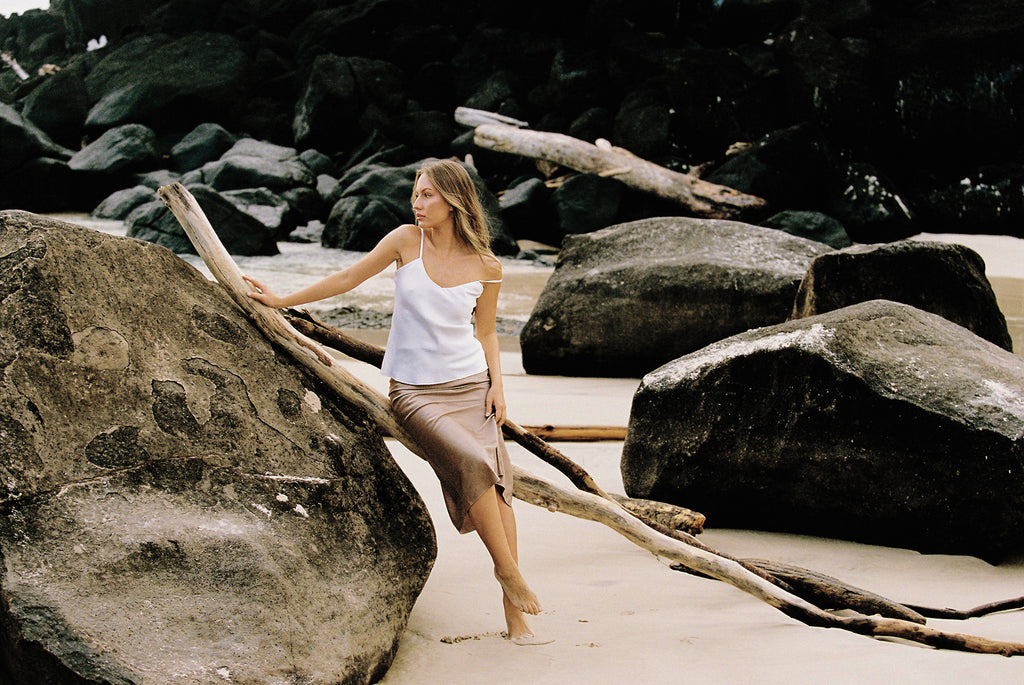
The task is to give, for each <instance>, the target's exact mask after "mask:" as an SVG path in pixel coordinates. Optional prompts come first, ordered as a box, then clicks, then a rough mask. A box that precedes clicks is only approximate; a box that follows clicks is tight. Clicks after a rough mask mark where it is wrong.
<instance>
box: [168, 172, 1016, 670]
mask: <svg viewBox="0 0 1024 685" xmlns="http://www.w3.org/2000/svg"><path fill="white" fill-rule="evenodd" d="M158 194H159V196H160V197H161V198H162V199H163V201H164V202H165V203H166V204H167V206H168V207H169V208H170V210H171V211H172V212H173V214H174V216H175V217H176V218H177V219H178V221H179V223H181V225H182V228H183V229H184V230H185V232H186V233H187V234H188V236H189V238H190V239H191V241H192V243H193V245H194V246H195V247H196V250H197V252H198V253H199V255H200V256H201V257H202V259H203V261H204V262H205V263H206V265H207V267H208V268H209V269H210V272H211V273H212V274H213V276H214V278H216V279H217V280H218V281H219V282H220V283H221V285H222V286H223V287H224V288H225V290H226V291H227V293H228V295H229V296H230V297H231V299H232V300H233V301H234V302H236V303H237V304H238V305H239V307H241V308H242V310H243V311H244V312H246V313H247V314H248V315H249V316H250V318H251V319H252V321H253V322H254V323H255V325H256V326H257V327H258V328H259V329H260V330H261V331H262V332H263V333H264V334H265V335H267V337H268V338H269V339H270V340H271V342H273V343H274V344H276V345H278V346H279V347H280V348H282V349H283V350H284V351H286V352H288V353H289V354H290V355H291V356H292V357H293V358H294V359H295V360H296V361H297V362H299V363H300V364H301V365H302V366H304V367H305V368H306V369H307V370H308V371H309V372H311V373H312V374H313V375H314V376H315V377H317V378H318V379H320V380H322V381H323V382H324V383H325V384H326V385H327V387H329V388H331V389H332V390H333V391H335V392H337V393H338V396H339V398H341V399H342V400H344V401H346V402H349V403H351V404H353V405H355V406H358V407H360V408H362V409H363V410H364V411H365V412H366V414H367V416H368V417H369V418H370V419H371V420H373V421H374V422H376V423H377V425H378V426H380V428H381V429H382V430H383V431H386V432H387V433H389V434H390V435H393V436H395V437H396V438H397V439H398V440H399V441H400V442H402V444H403V445H405V446H406V447H407V448H408V449H409V450H411V451H412V452H413V453H414V454H417V455H420V456H422V454H423V452H422V449H421V448H420V447H419V445H418V444H417V443H416V442H415V440H413V439H412V438H411V437H410V436H409V435H408V433H406V432H405V430H404V429H403V428H402V427H401V425H400V423H399V422H398V420H397V418H396V417H395V415H394V414H393V412H392V411H391V408H390V404H389V403H388V401H387V399H386V398H384V397H383V396H381V395H380V394H379V393H377V392H376V391H374V390H373V389H372V388H369V387H368V386H366V385H365V384H363V383H362V382H360V381H359V380H358V379H356V378H355V377H354V376H352V375H351V374H350V373H348V372H347V371H345V370H344V369H343V368H341V366H340V365H339V364H335V363H334V361H333V359H332V357H331V355H330V354H328V352H327V351H326V350H324V349H323V348H322V347H320V345H319V344H317V343H316V342H314V341H312V340H310V339H309V338H307V337H306V336H304V335H302V334H301V333H299V332H298V331H296V330H295V328H294V327H293V326H291V325H290V324H289V323H288V322H287V321H286V320H285V318H284V317H283V315H282V314H281V313H280V312H278V311H277V310H273V309H270V308H268V307H265V306H263V305H262V304H260V303H258V302H256V301H255V300H253V299H252V298H250V297H249V296H248V290H249V288H248V284H246V283H245V281H244V280H243V279H242V274H241V272H240V271H239V270H238V267H237V265H236V264H235V263H234V261H233V260H232V259H231V256H230V255H229V254H228V253H227V250H225V249H224V246H223V245H222V244H221V242H220V240H219V239H218V238H217V235H216V233H215V232H214V230H213V227H212V226H211V225H210V222H209V220H208V219H207V218H206V215H205V214H204V213H203V211H202V209H201V208H200V207H199V205H198V203H197V202H196V200H195V198H194V197H192V195H191V193H189V192H188V191H187V190H186V189H185V188H184V186H182V185H181V184H179V183H175V184H172V185H170V186H163V187H161V188H160V189H159V191H158ZM514 481H515V490H514V494H515V496H516V497H517V498H519V499H521V500H523V501H525V502H528V503H531V504H535V505H537V506H543V507H545V508H547V509H549V510H551V511H561V512H563V513H568V514H571V515H573V516H577V517H579V518H584V519H588V520H594V521H599V522H601V523H604V524H605V525H607V526H609V527H611V528H612V529H613V530H615V531H616V532H618V533H620V534H621V535H623V536H625V537H626V538H628V539H629V540H631V541H633V542H634V543H636V544H637V545H639V546H640V547H642V548H644V549H647V550H649V551H651V552H653V553H654V554H656V555H658V556H661V557H664V558H666V559H669V560H671V561H674V562H676V563H677V564H681V565H682V566H683V567H685V568H686V569H688V570H690V571H692V572H694V573H698V574H701V575H704V576H707V577H710V578H715V579H717V580H721V581H724V582H727V583H729V584H730V585H732V586H733V587H735V588H737V589H739V590H742V591H744V592H747V593H748V594H750V595H752V596H754V597H757V598H758V599H760V600H762V601H764V602H765V603H767V604H769V605H770V606H773V607H775V608H777V609H778V610H779V611H781V612H782V613H784V614H786V615H787V616H790V617H792V618H795V619H797V620H799V621H801V622H803V623H805V624H807V625H811V626H820V627H829V628H841V629H844V630H849V631H852V632H856V633H860V634H864V635H871V636H886V637H899V638H902V639H906V640H911V641H914V642H920V643H924V644H928V645H931V646H934V647H940V648H946V649H957V650H962V651H971V652H984V653H995V654H1003V655H1007V656H1010V655H1024V644H1021V643H1012V642H1003V641H996V640H989V639H987V638H982V637H976V636H971V635H963V634H959V633H949V632H944V631H938V630H933V629H931V628H927V627H925V626H922V625H919V624H917V623H913V622H910V621H905V620H900V619H886V618H877V617H871V616H856V617H839V616H836V615H833V614H830V613H828V612H826V611H823V610H822V609H820V608H818V607H816V606H814V605H813V604H811V603H810V602H807V601H805V600H803V599H801V598H800V597H798V596H796V595H794V594H792V593H790V592H787V591H786V590H783V589H781V588H779V587H777V586H776V585H774V584H772V583H771V582H769V581H768V580H766V579H765V578H764V577H762V576H761V575H758V574H756V573H753V572H751V571H750V570H748V569H747V568H745V567H744V565H742V564H740V563H738V562H736V561H734V560H731V559H728V558H725V557H723V556H721V555H718V554H715V553H713V552H709V551H706V550H704V549H701V548H699V547H695V546H692V545H689V544H686V543H684V542H681V541H679V540H677V539H675V538H674V537H669V536H668V535H663V534H661V533H659V532H658V531H657V530H652V529H651V527H650V526H648V525H647V524H645V523H644V522H642V521H640V520H639V519H638V518H636V517H635V516H633V515H631V514H630V513H628V512H627V511H626V510H625V509H623V508H622V506H620V505H619V504H618V503H616V502H614V501H613V500H611V499H610V498H608V497H606V496H605V497H602V496H600V495H596V494H591V493H589V492H582V491H575V492H574V491H569V490H566V489H565V488H562V487H560V486H557V485H555V484H553V483H550V482H547V481H545V480H543V479H540V478H538V477H536V476H534V475H533V474H530V473H529V472H527V471H525V470H524V469H522V468H520V467H516V468H515V470H514Z"/></svg>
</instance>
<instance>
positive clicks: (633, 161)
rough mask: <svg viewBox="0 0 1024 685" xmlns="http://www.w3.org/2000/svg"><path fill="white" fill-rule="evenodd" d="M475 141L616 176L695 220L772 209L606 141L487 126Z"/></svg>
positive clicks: (758, 200) (757, 199)
mask: <svg viewBox="0 0 1024 685" xmlns="http://www.w3.org/2000/svg"><path fill="white" fill-rule="evenodd" d="M473 142H474V143H476V145H478V146H479V147H482V148H486V149H488V150H494V151H497V152H507V153H510V154H516V155H521V156H523V157H531V158H534V159H542V160H545V161H547V162H553V163H555V164H559V165H561V166H564V167H568V168H570V169H575V170H576V171H582V172H588V173H593V174H601V175H608V176H612V177H613V178H615V179H616V180H619V181H621V182H622V183H625V184H626V185H628V186H630V187H632V188H636V189H637V190H642V191H644V192H648V193H652V194H654V195H657V196H658V197H661V198H664V199H666V200H671V201H673V202H676V203H678V204H680V205H682V206H684V207H686V208H687V209H689V210H690V211H692V212H693V213H694V214H695V215H697V216H700V217H705V218H709V219H736V218H739V217H741V216H745V215H750V214H755V213H758V212H762V211H764V209H765V208H766V207H767V206H768V203H767V202H765V201H764V199H762V198H760V197H756V196H754V195H747V194H745V193H741V192H739V191H738V190H734V189H732V188H727V187H726V186H721V185H717V184H715V183H709V182H707V181H704V180H702V179H700V178H699V177H698V176H696V175H694V174H683V173H680V172H678V171H673V170H671V169H668V168H666V167H663V166H659V165H657V164H654V163H653V162H649V161H647V160H645V159H642V158H640V157H637V156H636V155H634V154H633V153H632V152H629V151H628V150H625V149H623V148H620V147H614V146H612V145H611V144H609V143H608V142H607V141H599V142H600V143H601V144H600V145H592V144H590V143H588V142H586V141H583V140H580V139H578V138H573V137H571V136H567V135H564V134H561V133H549V132H546V131H531V130H527V129H522V128H518V127H516V126H508V125H505V124H490V123H488V124H481V125H479V126H477V127H476V131H475V134H474V137H473Z"/></svg>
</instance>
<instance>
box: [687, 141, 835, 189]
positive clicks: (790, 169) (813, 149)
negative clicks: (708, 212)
mask: <svg viewBox="0 0 1024 685" xmlns="http://www.w3.org/2000/svg"><path fill="white" fill-rule="evenodd" d="M833 167H834V165H833V163H832V161H831V156H830V155H829V153H828V151H827V149H826V143H825V140H824V139H823V138H822V137H821V136H820V135H819V134H818V133H817V132H816V131H815V130H814V129H813V128H812V127H811V126H807V125H798V126H792V127H790V128H787V129H782V130H779V131H774V132H773V133H771V134H769V135H767V136H765V137H764V138H761V139H759V140H757V141H756V142H754V143H753V144H752V145H751V146H750V147H748V148H746V149H745V150H743V151H741V152H739V153H738V154H736V155H735V156H733V157H731V158H730V159H728V160H727V161H726V162H724V163H723V164H721V165H720V166H718V167H717V168H715V169H713V170H712V171H711V172H710V173H708V174H706V175H705V180H707V181H709V182H711V183H718V184H720V185H724V186H727V187H729V188H734V189H736V190H738V191H740V192H742V193H748V194H750V195H756V196H758V197H763V198H764V199H765V200H767V201H768V204H769V206H771V207H775V208H779V209H781V208H786V207H805V208H811V209H820V208H821V207H822V205H823V200H822V196H823V195H824V194H825V193H826V189H827V188H828V187H829V186H830V185H831V181H832V179H833V178H834V177H835V176H836V174H835V172H833V171H832V169H833ZM835 183H838V181H835Z"/></svg>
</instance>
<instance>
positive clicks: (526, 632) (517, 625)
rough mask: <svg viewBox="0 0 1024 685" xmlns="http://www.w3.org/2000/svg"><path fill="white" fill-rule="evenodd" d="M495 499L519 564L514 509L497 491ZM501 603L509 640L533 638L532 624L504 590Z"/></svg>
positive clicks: (510, 549) (511, 548)
mask: <svg viewBox="0 0 1024 685" xmlns="http://www.w3.org/2000/svg"><path fill="white" fill-rule="evenodd" d="M494 498H495V499H496V500H497V502H498V511H499V512H500V513H501V522H502V525H503V526H504V528H505V538H506V539H507V540H508V547H509V551H510V552H511V553H512V559H513V560H514V561H515V562H516V564H519V552H518V549H517V535H516V515H515V513H514V512H513V511H512V507H510V506H509V505H508V504H506V503H505V500H504V499H503V498H502V496H501V495H499V494H498V491H497V489H495V491H494ZM501 601H502V605H503V606H504V609H505V626H506V628H507V629H508V636H509V638H510V639H513V640H515V639H517V638H524V637H533V630H531V629H530V624H529V623H527V622H526V616H524V615H523V612H521V611H520V610H519V609H517V608H516V605H515V604H513V603H512V600H511V599H510V598H509V596H508V594H507V593H505V592H504V590H503V591H502V597H501Z"/></svg>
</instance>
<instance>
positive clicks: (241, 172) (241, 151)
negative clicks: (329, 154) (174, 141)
mask: <svg viewBox="0 0 1024 685" xmlns="http://www.w3.org/2000/svg"><path fill="white" fill-rule="evenodd" d="M193 176H198V177H199V178H201V179H202V183H205V184H207V185H210V186H213V187H214V188H216V189H217V190H241V189H244V188H269V189H270V190H274V191H283V190H288V189H289V188H295V187H298V186H307V187H311V188H312V187H315V186H316V176H315V175H314V174H313V172H312V171H310V170H309V168H308V167H307V166H306V165H305V164H304V163H302V162H301V161H300V160H299V154H298V152H297V151H296V150H295V148H290V147H284V146H281V145H275V144H273V143H267V142H264V141H258V140H254V139H252V138H242V139H240V140H239V141H238V142H237V143H235V144H234V145H233V146H232V147H231V149H230V150H228V151H227V152H225V153H224V155H223V156H222V157H221V158H220V159H219V160H217V161H215V162H209V163H207V164H204V165H203V166H202V167H201V168H200V169H197V170H194V171H193V172H190V173H189V174H186V176H185V178H189V179H190V178H192V177H193Z"/></svg>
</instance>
